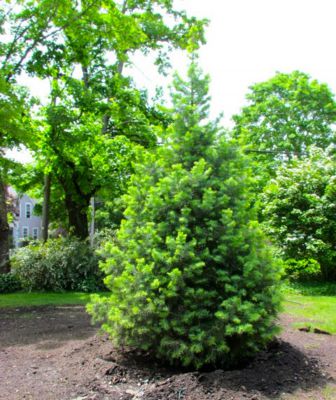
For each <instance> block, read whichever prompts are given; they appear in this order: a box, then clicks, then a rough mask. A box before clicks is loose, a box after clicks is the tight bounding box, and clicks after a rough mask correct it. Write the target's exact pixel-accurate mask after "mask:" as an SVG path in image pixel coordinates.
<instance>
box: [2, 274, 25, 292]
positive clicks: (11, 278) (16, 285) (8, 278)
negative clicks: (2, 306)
mask: <svg viewBox="0 0 336 400" xmlns="http://www.w3.org/2000/svg"><path fill="white" fill-rule="evenodd" d="M20 289H21V282H20V280H19V279H18V277H17V276H16V275H14V274H12V273H8V274H0V293H13V292H17V291H18V290H20Z"/></svg>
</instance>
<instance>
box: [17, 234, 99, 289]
mask: <svg viewBox="0 0 336 400" xmlns="http://www.w3.org/2000/svg"><path fill="white" fill-rule="evenodd" d="M11 264H12V268H13V269H14V271H15V273H16V274H17V276H18V277H19V279H20V281H21V283H22V286H23V288H24V289H26V290H29V291H32V290H51V291H64V290H80V291H85V292H91V291H97V290H99V289H101V288H102V287H103V286H104V285H103V282H102V280H103V275H102V272H101V271H100V270H99V268H98V256H97V255H96V254H95V253H94V251H93V250H92V249H91V248H90V246H89V244H88V243H87V242H83V241H80V240H78V239H76V238H57V239H49V240H48V241H47V242H46V243H44V244H42V243H36V242H35V243H31V244H29V245H28V246H26V247H24V248H21V249H18V250H17V251H16V252H15V253H14V255H13V257H12V260H11Z"/></svg>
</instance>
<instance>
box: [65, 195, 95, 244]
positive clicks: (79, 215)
mask: <svg viewBox="0 0 336 400" xmlns="http://www.w3.org/2000/svg"><path fill="white" fill-rule="evenodd" d="M82 201H83V202H82V204H78V203H76V202H74V201H73V200H72V198H71V196H69V195H67V194H66V195H65V205H66V208H67V212H68V217H69V227H70V230H71V233H72V234H73V235H75V236H77V237H78V238H80V239H83V240H84V239H86V238H87V237H88V236H89V222H88V217H87V212H88V208H89V205H90V197H89V198H85V199H82Z"/></svg>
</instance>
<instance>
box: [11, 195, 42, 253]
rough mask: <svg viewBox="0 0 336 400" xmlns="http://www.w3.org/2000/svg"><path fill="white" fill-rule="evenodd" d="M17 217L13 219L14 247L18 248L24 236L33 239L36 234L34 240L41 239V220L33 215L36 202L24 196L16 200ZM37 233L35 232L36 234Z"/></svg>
mask: <svg viewBox="0 0 336 400" xmlns="http://www.w3.org/2000/svg"><path fill="white" fill-rule="evenodd" d="M18 203H19V204H18V210H19V215H18V216H17V217H16V218H15V221H14V226H13V240H14V245H15V247H19V246H20V243H21V242H22V240H23V239H25V235H27V236H26V238H27V239H33V236H34V233H36V234H37V235H36V239H41V237H42V235H41V228H42V219H41V217H39V216H36V215H34V206H35V204H36V201H35V200H34V199H32V198H30V197H29V196H27V195H26V194H24V195H23V196H21V197H20V198H19V199H18ZM27 205H30V206H28V208H29V207H30V213H27ZM36 231H37V232H36Z"/></svg>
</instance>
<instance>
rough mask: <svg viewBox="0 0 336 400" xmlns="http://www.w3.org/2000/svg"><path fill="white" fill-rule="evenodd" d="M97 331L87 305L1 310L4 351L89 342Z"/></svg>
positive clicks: (0, 336) (1, 346) (0, 318)
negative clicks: (23, 347) (33, 345)
mask: <svg viewBox="0 0 336 400" xmlns="http://www.w3.org/2000/svg"><path fill="white" fill-rule="evenodd" d="M96 332H97V327H94V326H92V325H91V323H90V317H89V315H88V314H87V313H86V311H85V308H84V307H83V306H77V305H76V306H73V305H69V306H43V307H20V308H13V309H1V310H0V349H3V348H6V347H8V346H20V345H21V346H23V345H30V344H36V345H38V347H39V348H41V349H52V348H57V347H60V346H62V343H63V342H65V341H69V340H81V339H87V338H89V337H91V336H93V335H94V334H95V333H96Z"/></svg>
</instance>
